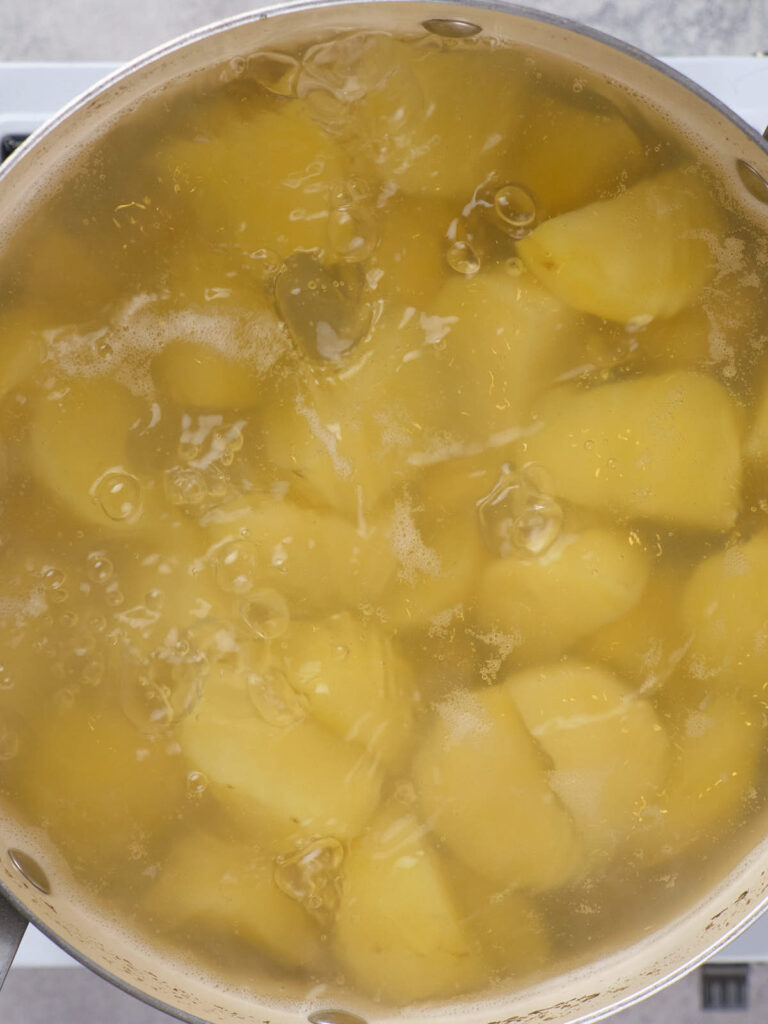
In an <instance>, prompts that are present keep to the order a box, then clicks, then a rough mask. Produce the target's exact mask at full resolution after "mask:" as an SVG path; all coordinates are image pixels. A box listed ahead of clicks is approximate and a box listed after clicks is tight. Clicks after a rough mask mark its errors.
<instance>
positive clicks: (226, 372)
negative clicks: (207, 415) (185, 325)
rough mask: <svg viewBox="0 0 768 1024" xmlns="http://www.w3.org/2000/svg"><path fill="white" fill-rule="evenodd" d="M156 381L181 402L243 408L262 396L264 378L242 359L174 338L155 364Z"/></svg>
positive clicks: (202, 344)
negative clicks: (262, 379)
mask: <svg viewBox="0 0 768 1024" xmlns="http://www.w3.org/2000/svg"><path fill="white" fill-rule="evenodd" d="M152 372H153V376H154V378H155V383H156V384H157V386H158V387H159V388H160V390H161V391H163V392H164V393H165V394H166V395H168V397H169V398H170V399H172V401H174V402H176V403H177V404H178V405H183V406H196V407H198V408H202V409H243V408H248V407H249V406H253V405H256V404H257V403H258V402H259V401H260V400H261V399H262V381H261V379H260V376H259V374H258V373H255V372H254V370H253V367H251V366H248V364H247V363H245V362H243V360H242V359H239V358H237V357H236V356H235V357H234V358H233V357H231V356H230V355H229V354H227V353H224V352H220V351H218V350H217V349H216V348H215V347H213V346H210V345H206V344H204V343H202V342H199V341H182V340H179V341H171V342H169V343H168V344H167V345H165V346H164V348H163V350H162V352H160V353H159V354H158V355H157V356H156V357H155V359H154V360H153V363H152Z"/></svg>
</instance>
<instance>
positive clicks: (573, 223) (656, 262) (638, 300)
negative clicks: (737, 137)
mask: <svg viewBox="0 0 768 1024" xmlns="http://www.w3.org/2000/svg"><path fill="white" fill-rule="evenodd" d="M720 232H721V219H720V215H719V211H718V208H717V205H716V200H715V199H714V197H713V195H712V193H711V191H710V189H709V188H708V187H707V185H706V184H705V183H704V182H703V181H702V180H701V179H699V178H697V177H695V176H691V175H685V174H681V173H680V172H678V171H668V172H666V173H664V174H660V175H659V176H658V177H656V178H650V179H647V180H645V181H641V182H640V183H639V184H638V185H634V186H633V187H632V188H630V189H628V190H627V191H626V192H624V193H622V194H621V195H619V196H617V197H616V198H614V199H607V200H604V201H602V202H597V203H592V204H590V205H589V206H585V207H583V208H582V209H580V210H573V211H572V212H570V213H564V214H561V216H559V217H554V218H553V219H552V220H548V221H545V223H544V224H541V225H540V226H539V227H538V228H536V229H535V230H534V231H533V232H532V233H531V234H530V235H528V237H527V238H524V239H522V241H520V242H519V243H518V252H519V253H520V255H521V256H522V258H523V260H524V261H525V264H526V266H527V267H528V269H529V270H530V271H531V272H532V273H533V274H535V275H536V277H537V278H538V279H539V281H541V283H542V284H543V285H544V286H545V287H547V288H548V289H550V291H551V292H552V293H553V294H554V295H557V297H558V298H559V299H561V300H562V301H563V302H567V303H568V304H569V305H570V306H573V308H574V309H580V310H582V311H583V312H585V313H593V314H594V315H595V316H602V317H606V319H608V320H619V321H621V322H622V323H628V322H630V321H632V320H637V319H638V318H645V317H657V316H661V317H664V316H673V315H674V314H675V313H678V312H679V311H680V310H681V309H683V308H684V307H685V306H687V305H688V304H689V303H690V302H692V301H693V300H694V299H695V298H696V296H697V294H698V293H699V291H700V290H701V288H702V287H703V286H704V285H705V284H706V282H707V281H708V280H709V279H710V277H711V276H712V274H713V272H714V270H715V265H716V257H715V246H716V243H717V240H718V237H719V235H720Z"/></svg>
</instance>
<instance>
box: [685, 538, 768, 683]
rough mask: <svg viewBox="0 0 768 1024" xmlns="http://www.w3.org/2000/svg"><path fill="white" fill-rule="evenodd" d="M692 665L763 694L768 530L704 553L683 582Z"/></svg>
mask: <svg viewBox="0 0 768 1024" xmlns="http://www.w3.org/2000/svg"><path fill="white" fill-rule="evenodd" d="M682 620H683V623H684V625H685V628H686V630H687V632H688V633H689V634H690V637H691V642H690V655H689V660H690V670H691V672H692V673H693V674H694V675H695V676H697V677H698V678H701V679H705V680H706V679H713V680H715V681H716V683H717V685H718V686H721V687H723V688H727V689H729V690H732V689H736V690H738V691H740V692H742V693H747V694H753V695H754V696H755V697H759V698H764V697H765V695H766V683H767V682H768V648H767V647H766V632H767V631H768V532H766V531H761V532H760V533H757V534H755V535H754V536H753V537H751V538H750V539H749V540H746V541H742V542H740V543H737V544H733V545H732V546H731V547H728V548H726V549H725V551H719V552H718V553H717V554H714V555H712V556H711V557H710V558H707V559H705V560H704V561H703V562H702V563H701V564H700V565H699V566H698V568H697V569H696V570H695V571H694V573H693V575H692V576H691V578H690V580H689V581H688V584H687V586H686V588H685V592H684V594H683V601H682Z"/></svg>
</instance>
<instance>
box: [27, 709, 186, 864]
mask: <svg viewBox="0 0 768 1024" xmlns="http://www.w3.org/2000/svg"><path fill="white" fill-rule="evenodd" d="M30 728H31V729H32V731H33V734H34V738H33V740H32V741H30V743H29V744H28V745H27V750H26V756H25V759H24V762H23V764H22V765H21V766H20V767H21V771H22V773H23V774H22V778H21V786H22V792H23V794H24V802H25V806H26V807H28V808H29V810H30V811H31V813H32V814H33V816H34V819H35V823H36V824H38V825H40V826H41V827H42V828H44V829H45V830H46V832H47V833H48V834H49V835H50V836H51V838H52V839H53V840H54V841H55V842H57V843H58V844H60V846H61V848H62V850H63V851H64V853H65V855H66V856H67V859H68V860H69V861H70V864H71V865H72V867H73V868H76V869H77V868H80V867H82V866H86V867H87V866H88V865H91V866H93V865H97V866H98V868H99V870H104V869H112V868H114V867H117V866H118V865H120V864H121V863H125V862H126V861H127V860H129V859H130V858H131V857H132V856H143V855H144V854H145V853H146V849H145V844H146V843H147V841H148V840H149V839H150V838H151V837H154V836H155V835H156V834H157V833H158V832H159V830H161V829H162V828H163V827H164V826H166V825H168V826H173V823H174V820H175V819H177V818H178V815H179V813H180V810H181V809H182V807H183V800H184V793H185V789H184V778H185V774H186V767H185V765H184V762H183V760H182V758H181V757H179V755H178V754H176V755H172V754H168V753H167V752H166V747H167V746H168V743H167V739H166V740H165V741H163V740H162V739H159V740H157V741H153V740H151V739H148V738H147V737H146V736H144V735H142V734H141V733H140V732H139V731H138V730H137V729H135V728H134V726H133V725H131V724H130V722H129V721H128V719H127V718H125V717H124V716H123V715H122V713H121V712H120V711H119V710H118V709H117V708H112V709H107V708H100V707H99V706H98V705H97V703H96V702H95V701H93V700H85V699H80V700H78V702H77V703H76V704H74V705H73V706H71V707H61V708H58V709H53V710H50V711H49V712H47V713H46V715H45V717H40V718H37V719H36V721H35V722H34V725H30Z"/></svg>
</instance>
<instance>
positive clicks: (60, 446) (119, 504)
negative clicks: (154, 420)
mask: <svg viewBox="0 0 768 1024" xmlns="http://www.w3.org/2000/svg"><path fill="white" fill-rule="evenodd" d="M147 414H148V410H147V408H146V407H145V405H144V403H143V402H141V401H140V400H139V399H137V398H135V397H134V395H132V394H131V393H130V391H128V390H127V389H126V388H124V387H122V386H121V385H120V384H116V383H115V382H114V381H111V380H106V379H104V378H101V379H95V378H83V379H71V380H69V381H67V382H66V383H65V384H64V383H63V384H62V386H61V387H60V388H58V389H57V390H55V391H52V392H50V393H49V394H47V395H41V396H40V397H39V398H38V399H37V400H36V402H35V406H34V410H33V414H32V423H31V425H30V431H29V442H28V444H29V448H28V451H29V461H30V464H31V466H32V469H33V471H34V473H35V476H36V477H37V478H38V480H39V481H40V482H41V483H42V484H44V485H45V486H47V487H48V488H49V490H50V491H51V492H52V493H53V494H54V495H55V496H56V498H58V500H59V501H61V502H62V503H63V504H65V505H67V506H68V507H69V509H70V511H71V512H73V513H74V514H75V515H77V516H79V517H80V518H81V519H85V520H86V521H87V522H88V523H90V524H91V525H92V526H97V527H101V528H103V529H108V530H126V529H130V528H133V527H137V526H141V525H143V524H144V523H146V522H147V521H148V519H149V518H150V517H151V516H153V515H157V514H158V508H157V503H158V497H157V495H156V493H154V492H153V490H152V486H151V481H147V480H145V479H139V477H138V476H137V475H136V474H135V473H133V472H131V456H130V453H129V450H128V444H129V440H130V435H131V432H132V431H134V430H135V429H136V428H137V427H138V426H140V425H141V423H142V421H143V420H144V418H145V417H146V416H147Z"/></svg>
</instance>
